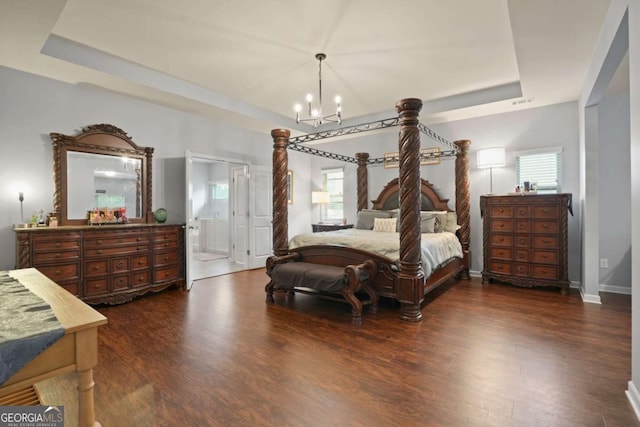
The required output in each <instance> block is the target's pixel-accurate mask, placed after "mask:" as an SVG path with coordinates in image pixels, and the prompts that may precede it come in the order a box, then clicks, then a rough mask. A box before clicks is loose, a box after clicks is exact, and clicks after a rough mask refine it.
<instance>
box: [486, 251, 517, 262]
mask: <svg viewBox="0 0 640 427" xmlns="http://www.w3.org/2000/svg"><path fill="white" fill-rule="evenodd" d="M511 255H512V252H511V249H509V248H491V258H495V259H504V260H507V261H511Z"/></svg>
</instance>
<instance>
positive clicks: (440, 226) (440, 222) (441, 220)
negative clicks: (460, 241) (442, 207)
mask: <svg viewBox="0 0 640 427" xmlns="http://www.w3.org/2000/svg"><path fill="white" fill-rule="evenodd" d="M429 214H433V215H435V220H436V221H435V224H434V225H433V232H434V233H442V232H443V231H446V226H447V211H421V212H420V215H421V217H423V216H425V215H426V216H428V215H429ZM423 233H424V231H423Z"/></svg>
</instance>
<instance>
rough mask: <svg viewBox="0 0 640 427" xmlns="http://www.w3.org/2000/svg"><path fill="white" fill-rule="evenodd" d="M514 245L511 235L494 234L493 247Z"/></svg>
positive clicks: (492, 238) (492, 236)
mask: <svg viewBox="0 0 640 427" xmlns="http://www.w3.org/2000/svg"><path fill="white" fill-rule="evenodd" d="M512 244H513V238H512V237H511V234H492V235H491V246H511V245H512Z"/></svg>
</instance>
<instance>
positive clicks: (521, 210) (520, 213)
mask: <svg viewBox="0 0 640 427" xmlns="http://www.w3.org/2000/svg"><path fill="white" fill-rule="evenodd" d="M530 215H531V210H530V209H529V206H516V208H515V212H514V215H513V216H514V217H516V218H529V216H530Z"/></svg>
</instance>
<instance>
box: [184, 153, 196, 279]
mask: <svg viewBox="0 0 640 427" xmlns="http://www.w3.org/2000/svg"><path fill="white" fill-rule="evenodd" d="M184 158H185V175H186V177H185V178H186V179H185V182H186V188H185V194H186V199H187V200H186V203H185V206H186V215H185V218H187V230H186V233H185V246H186V251H185V252H186V254H185V269H186V272H185V277H186V283H185V287H186V288H187V290H191V286H193V280H192V279H191V260H193V239H194V236H193V234H194V233H193V232H194V230H195V227H197V224H196V221H195V220H194V219H193V183H192V179H191V166H192V165H193V158H192V155H191V152H190V151H189V150H187V151H186V152H185V155H184Z"/></svg>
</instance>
